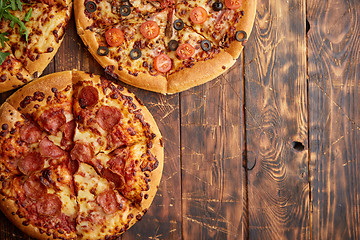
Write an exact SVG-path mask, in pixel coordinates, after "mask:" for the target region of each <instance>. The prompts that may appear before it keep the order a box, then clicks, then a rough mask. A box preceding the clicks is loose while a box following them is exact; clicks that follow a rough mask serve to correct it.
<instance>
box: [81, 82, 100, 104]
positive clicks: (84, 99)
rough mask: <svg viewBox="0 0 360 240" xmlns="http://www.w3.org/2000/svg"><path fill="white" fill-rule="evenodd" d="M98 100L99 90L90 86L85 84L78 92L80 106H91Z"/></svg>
mask: <svg viewBox="0 0 360 240" xmlns="http://www.w3.org/2000/svg"><path fill="white" fill-rule="evenodd" d="M98 101H99V92H98V90H97V89H96V88H94V87H92V86H86V87H84V88H83V89H81V91H80V93H79V104H80V107H81V108H86V107H92V106H94V105H95V104H96V103H97V102H98Z"/></svg>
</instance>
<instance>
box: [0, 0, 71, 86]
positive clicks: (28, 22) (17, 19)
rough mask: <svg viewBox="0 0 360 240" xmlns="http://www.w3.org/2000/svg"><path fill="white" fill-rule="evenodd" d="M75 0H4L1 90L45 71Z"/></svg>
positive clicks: (0, 9)
mask: <svg viewBox="0 0 360 240" xmlns="http://www.w3.org/2000/svg"><path fill="white" fill-rule="evenodd" d="M71 11H72V1H71V0H22V1H21V0H4V1H1V4H0V42H1V44H0V93H1V92H5V91H8V90H11V89H14V88H17V87H19V86H22V85H24V84H26V83H28V82H29V81H31V80H33V79H34V78H37V77H38V76H40V75H41V73H42V71H43V70H44V69H45V68H46V66H47V65H48V64H49V62H50V61H51V59H52V58H53V57H54V55H55V54H56V52H57V50H58V48H59V47H60V44H61V42H62V40H63V36H64V33H65V28H66V26H67V24H68V21H69V19H70V15H71Z"/></svg>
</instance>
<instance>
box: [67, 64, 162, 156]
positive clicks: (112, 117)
mask: <svg viewBox="0 0 360 240" xmlns="http://www.w3.org/2000/svg"><path fill="white" fill-rule="evenodd" d="M73 78H74V95H73V96H74V105H73V111H74V117H75V119H76V124H77V126H76V131H75V136H74V142H75V146H74V148H73V149H72V151H71V157H72V159H74V160H79V161H81V162H88V161H90V160H91V159H92V158H93V157H94V156H95V155H96V154H98V153H99V152H103V153H110V152H112V151H113V150H115V149H116V148H118V147H121V146H128V145H132V144H134V143H136V142H146V141H148V142H149V144H151V143H152V142H153V141H156V139H157V140H158V138H160V132H159V131H158V129H157V127H156V124H155V121H154V120H153V118H152V117H151V115H150V113H149V112H148V110H147V109H146V108H145V106H143V104H142V103H141V102H139V101H138V100H137V98H136V97H135V96H134V95H133V94H132V93H129V92H128V91H127V90H126V89H125V88H123V87H121V86H116V85H115V84H113V83H112V82H111V81H108V80H106V79H105V78H102V77H99V76H93V75H89V74H86V73H84V72H77V71H76V72H74V73H73ZM157 144H159V143H158V142H157Z"/></svg>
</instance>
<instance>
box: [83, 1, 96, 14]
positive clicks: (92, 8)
mask: <svg viewBox="0 0 360 240" xmlns="http://www.w3.org/2000/svg"><path fill="white" fill-rule="evenodd" d="M85 8H86V10H87V11H88V12H89V13H92V12H95V11H96V9H97V6H96V3H94V2H92V1H89V2H87V3H86V5H85Z"/></svg>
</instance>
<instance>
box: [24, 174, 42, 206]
mask: <svg viewBox="0 0 360 240" xmlns="http://www.w3.org/2000/svg"><path fill="white" fill-rule="evenodd" d="M23 189H24V192H25V196H26V197H28V198H30V199H31V200H37V199H39V198H41V197H42V196H43V195H44V194H46V191H47V190H46V187H45V186H44V185H43V184H42V183H41V181H40V179H39V178H37V177H35V176H34V175H32V176H31V177H30V178H29V179H27V180H26V181H25V182H24V185H23Z"/></svg>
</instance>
